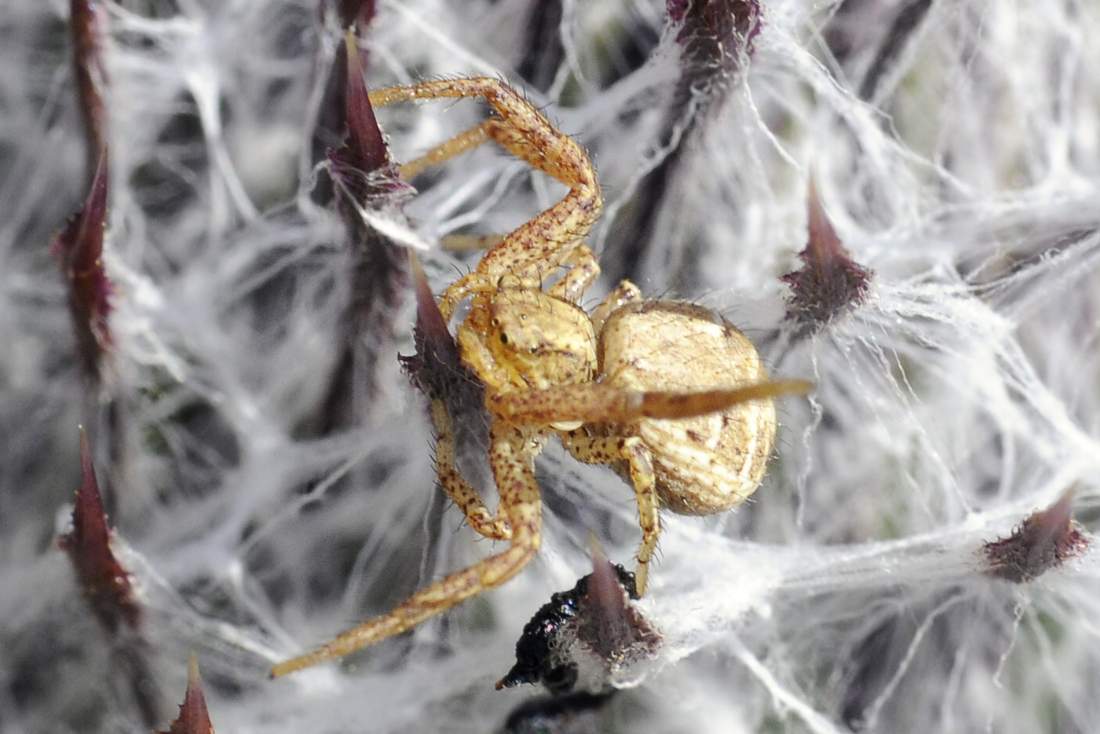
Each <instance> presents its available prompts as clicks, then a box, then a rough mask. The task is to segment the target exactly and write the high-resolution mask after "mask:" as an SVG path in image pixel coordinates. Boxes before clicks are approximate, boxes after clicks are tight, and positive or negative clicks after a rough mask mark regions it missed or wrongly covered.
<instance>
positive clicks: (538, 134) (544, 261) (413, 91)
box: [370, 77, 603, 321]
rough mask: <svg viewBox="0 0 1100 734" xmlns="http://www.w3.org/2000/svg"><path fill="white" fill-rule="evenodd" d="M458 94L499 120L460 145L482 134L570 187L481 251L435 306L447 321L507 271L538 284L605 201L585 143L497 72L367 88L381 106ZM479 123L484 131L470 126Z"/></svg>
mask: <svg viewBox="0 0 1100 734" xmlns="http://www.w3.org/2000/svg"><path fill="white" fill-rule="evenodd" d="M459 97H481V98H483V99H485V101H486V102H488V104H489V106H490V107H492V109H493V111H494V112H496V114H497V115H499V119H497V120H489V121H487V122H486V123H482V124H481V125H479V126H477V127H476V128H473V129H472V130H469V131H467V132H466V133H460V134H459V136H458V138H459V139H458V140H457V142H454V144H453V145H454V148H455V149H456V150H457V151H458V152H461V151H462V150H466V149H468V148H470V147H473V146H474V145H476V144H478V142H480V140H479V137H480V136H481V135H482V134H484V135H485V136H486V137H491V138H492V139H493V140H495V141H496V142H497V143H499V144H500V145H501V146H502V147H504V148H505V149H506V150H508V151H509V152H510V153H512V154H513V155H515V156H516V157H517V158H519V159H521V160H523V161H525V162H527V163H528V164H530V165H531V166H533V167H534V168H537V169H539V170H541V171H544V172H545V173H547V174H549V175H550V176H553V177H554V178H555V179H557V180H558V181H560V182H562V183H563V184H565V185H566V186H568V187H569V189H570V190H569V193H568V194H566V195H565V197H564V198H563V199H562V200H561V201H559V202H558V203H556V204H554V205H553V206H551V207H550V208H549V209H546V210H545V211H543V212H541V213H540V214H538V215H537V216H535V217H534V218H533V219H531V220H530V221H528V222H526V223H524V224H522V225H520V226H519V227H518V228H517V229H515V230H513V231H512V232H511V233H509V234H508V235H506V236H505V237H504V239H503V240H502V241H501V242H500V243H499V244H497V245H496V246H495V247H494V248H493V249H491V250H490V251H489V252H487V253H486V254H485V256H484V257H483V258H482V259H481V262H479V263H478V266H477V268H476V269H475V270H474V271H473V272H471V273H468V274H467V275H465V276H463V277H462V278H459V279H458V280H457V281H455V282H454V283H452V284H451V285H450V286H449V287H448V288H447V290H446V291H445V292H444V294H443V296H442V298H440V302H439V307H440V311H441V312H442V313H443V317H444V319H446V320H448V321H449V320H450V318H451V316H452V315H453V313H454V310H455V308H456V306H457V305H458V304H459V303H460V302H461V301H462V300H463V299H465V298H466V297H467V296H469V295H472V294H474V293H477V292H484V291H486V290H492V289H494V288H496V286H497V283H498V281H499V280H500V278H501V276H503V275H505V274H512V275H515V276H517V277H519V278H521V279H522V280H523V281H524V282H525V283H531V284H537V283H540V282H541V281H542V279H543V276H544V273H546V272H547V271H549V270H554V269H556V268H557V267H558V266H559V265H561V264H562V263H563V262H564V261H565V259H566V258H568V257H569V255H570V253H571V252H572V251H573V250H574V249H575V248H576V247H578V246H579V245H580V244H581V243H582V241H583V240H584V237H585V236H586V235H587V234H588V232H589V230H591V228H592V226H593V224H595V222H596V220H597V219H598V218H599V215H600V211H601V210H602V208H603V198H602V195H601V194H600V186H599V183H598V182H597V180H596V173H595V170H594V169H593V167H592V163H591V161H590V160H589V159H588V155H587V154H586V153H585V152H584V149H583V148H581V147H580V145H578V144H577V143H576V141H574V140H573V139H572V138H571V137H569V136H568V135H566V134H564V133H562V132H560V131H559V130H557V129H556V128H554V126H553V125H551V124H550V122H549V121H548V120H547V119H546V118H545V117H543V115H542V114H541V113H540V112H539V111H538V110H536V109H535V108H534V107H533V106H531V104H530V103H528V102H527V101H526V100H524V99H523V98H522V97H520V96H519V95H518V94H517V93H516V92H515V91H513V90H512V89H511V88H509V87H508V86H507V85H506V84H504V83H503V82H502V81H500V80H498V79H492V78H489V77H475V78H468V79H444V80H437V81H428V82H421V83H419V84H411V85H408V86H400V87H388V88H385V89H378V90H375V91H373V92H371V93H370V101H371V104H373V105H375V106H379V107H380V106H384V105H387V104H394V103H397V102H405V101H410V100H417V99H438V98H459ZM478 130H480V131H482V132H474V131H478ZM453 140H455V139H453ZM443 145H444V146H446V145H447V143H444V144H443ZM428 155H429V156H432V155H433V154H432V153H429V154H428ZM449 155H453V154H451V153H449V150H448V151H446V152H441V153H438V154H436V155H435V157H434V158H433V160H445V159H446V158H447V157H449Z"/></svg>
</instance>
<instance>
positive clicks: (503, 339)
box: [500, 331, 508, 344]
mask: <svg viewBox="0 0 1100 734" xmlns="http://www.w3.org/2000/svg"><path fill="white" fill-rule="evenodd" d="M500 343H501V344H507V343H508V335H507V334H505V333H504V332H503V331H502V332H501V333H500Z"/></svg>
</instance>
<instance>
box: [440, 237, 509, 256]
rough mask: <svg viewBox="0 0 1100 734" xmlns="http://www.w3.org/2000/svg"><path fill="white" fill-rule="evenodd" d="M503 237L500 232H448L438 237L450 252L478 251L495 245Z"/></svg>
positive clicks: (444, 247)
mask: <svg viewBox="0 0 1100 734" xmlns="http://www.w3.org/2000/svg"><path fill="white" fill-rule="evenodd" d="M503 239H504V235H500V234H448V235H444V236H443V237H442V238H441V239H440V244H442V245H443V249H444V250H450V251H451V252H480V251H481V250H488V249H489V248H491V247H496V246H497V245H498V244H500V242H501V240H503Z"/></svg>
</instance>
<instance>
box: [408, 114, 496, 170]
mask: <svg viewBox="0 0 1100 734" xmlns="http://www.w3.org/2000/svg"><path fill="white" fill-rule="evenodd" d="M499 124H500V122H499V121H497V120H485V121H484V122H482V123H479V124H477V125H474V126H473V127H471V128H467V129H466V130H463V131H462V132H460V133H458V134H457V135H455V136H454V137H452V138H448V139H447V140H444V141H443V142H442V143H440V144H439V145H436V146H434V147H433V148H431V149H430V150H428V152H427V153H425V154H424V155H422V156H420V157H419V158H414V159H413V160H411V161H409V162H408V163H404V164H402V166H401V168H400V172H401V178H403V179H405V180H406V181H411V180H412V179H414V178H416V177H417V176H419V175H420V174H421V173H423V172H424V171H425V170H427V169H428V168H431V167H432V166H438V165H440V164H442V163H446V162H447V161H449V160H450V159H451V158H454V157H455V156H458V155H461V154H463V153H465V152H466V151H467V150H471V149H473V148H476V147H477V146H479V145H481V144H482V143H484V142H485V141H486V140H488V139H489V134H488V129H487V128H488V127H489V126H490V125H499Z"/></svg>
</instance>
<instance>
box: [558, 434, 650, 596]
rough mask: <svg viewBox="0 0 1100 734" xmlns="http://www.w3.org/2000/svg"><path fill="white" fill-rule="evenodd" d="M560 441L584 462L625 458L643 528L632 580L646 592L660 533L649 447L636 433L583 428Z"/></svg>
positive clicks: (611, 460)
mask: <svg viewBox="0 0 1100 734" xmlns="http://www.w3.org/2000/svg"><path fill="white" fill-rule="evenodd" d="M562 442H563V443H564V444H565V447H566V448H567V449H569V453H571V454H572V455H573V456H574V457H575V458H576V459H577V460H578V461H583V462H585V463H586V464H615V463H616V462H620V461H626V463H627V467H628V469H629V472H630V481H631V484H633V485H634V498H635V500H636V501H637V503H638V526H639V527H640V528H641V530H642V542H641V544H640V545H639V546H638V553H637V559H638V567H637V570H636V571H635V580H636V583H637V589H638V596H643V595H645V590H646V585H647V582H648V580H649V561H650V560H651V559H652V558H653V552H654V551H655V550H656V549H657V539H658V538H659V537H660V535H661V519H660V516H659V514H658V512H657V509H658V501H657V487H656V480H655V477H654V474H653V461H652V455H651V454H650V451H649V448H647V447H646V445H645V444H644V443H642V440H641V439H639V438H636V437H630V438H618V437H606V436H589V435H587V434H586V433H585V432H584V431H571V432H570V433H568V434H565V435H564V436H562Z"/></svg>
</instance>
